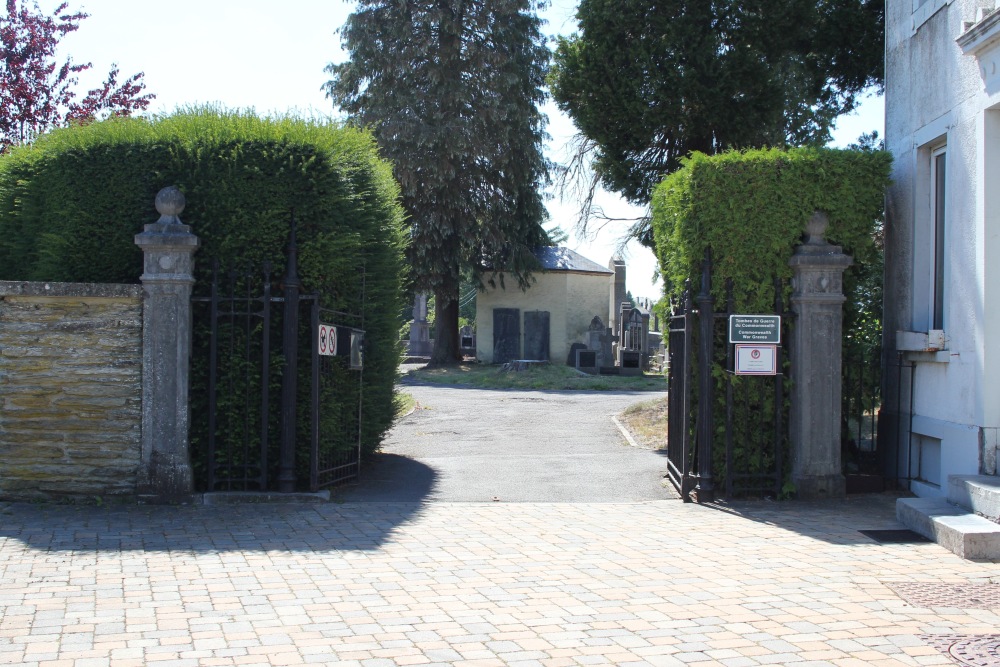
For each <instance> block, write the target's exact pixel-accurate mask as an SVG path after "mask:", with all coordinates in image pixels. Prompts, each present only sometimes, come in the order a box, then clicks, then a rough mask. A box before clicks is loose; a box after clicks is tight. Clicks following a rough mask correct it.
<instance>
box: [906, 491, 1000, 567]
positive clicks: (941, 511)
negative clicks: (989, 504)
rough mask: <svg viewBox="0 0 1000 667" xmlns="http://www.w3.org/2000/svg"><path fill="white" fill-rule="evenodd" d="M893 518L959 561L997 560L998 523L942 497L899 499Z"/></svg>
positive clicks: (999, 531)
mask: <svg viewBox="0 0 1000 667" xmlns="http://www.w3.org/2000/svg"><path fill="white" fill-rule="evenodd" d="M896 518H897V519H898V520H899V522H900V523H902V524H903V525H904V526H906V527H907V528H909V529H910V530H912V531H914V532H916V533H920V534H921V535H923V536H924V537H926V538H927V539H930V540H934V541H935V542H937V543H938V544H940V545H941V546H943V547H944V548H946V549H948V550H949V551H951V552H953V553H955V554H957V555H958V556H961V557H962V558H968V559H970V560H995V559H1000V524H996V523H993V522H992V521H990V520H989V519H984V518H983V517H981V516H978V515H976V514H973V513H972V512H970V511H969V510H968V509H966V508H964V507H959V506H958V505H953V504H951V503H949V502H948V501H947V500H945V499H944V498H900V499H899V500H897V501H896Z"/></svg>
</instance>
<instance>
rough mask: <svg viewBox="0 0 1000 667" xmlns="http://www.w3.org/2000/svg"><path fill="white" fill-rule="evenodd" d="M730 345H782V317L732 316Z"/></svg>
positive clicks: (730, 319)
mask: <svg viewBox="0 0 1000 667" xmlns="http://www.w3.org/2000/svg"><path fill="white" fill-rule="evenodd" d="M729 342H730V343H758V344H762V345H778V344H780V343H781V315H730V316H729Z"/></svg>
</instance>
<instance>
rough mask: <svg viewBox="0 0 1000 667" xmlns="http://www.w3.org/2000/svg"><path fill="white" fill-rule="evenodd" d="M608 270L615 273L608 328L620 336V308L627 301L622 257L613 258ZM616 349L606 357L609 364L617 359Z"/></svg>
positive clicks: (613, 348) (610, 297)
mask: <svg viewBox="0 0 1000 667" xmlns="http://www.w3.org/2000/svg"><path fill="white" fill-rule="evenodd" d="M608 268H609V269H611V270H612V271H614V274H615V275H614V278H613V279H612V282H611V293H610V294H609V295H608V296H609V303H608V326H610V327H611V329H612V331H614V332H615V334H616V335H618V332H619V331H620V329H621V320H620V319H618V317H619V308H620V306H621V303H622V302H623V301H625V294H626V291H625V261H624V260H623V259H621V258H620V257H612V258H611V261H610V262H608ZM616 342H617V341H616ZM615 351H616V347H614V346H613V347H612V350H611V354H610V355H608V356H607V357H605V359H606V361H607V363H608V364H610V363H611V362H612V360H613V359H614V358H615Z"/></svg>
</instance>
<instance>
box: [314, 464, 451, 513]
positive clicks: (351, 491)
mask: <svg viewBox="0 0 1000 667" xmlns="http://www.w3.org/2000/svg"><path fill="white" fill-rule="evenodd" d="M436 480H437V473H436V472H434V470H433V469H432V468H430V467H429V466H427V465H425V464H423V463H421V462H419V461H416V460H414V459H411V458H409V457H406V456H400V455H399V454H384V453H382V454H376V455H375V456H373V457H372V459H371V460H370V461H368V460H366V461H365V462H364V464H363V465H362V468H361V480H360V481H359V482H358V483H357V484H354V485H351V486H345V487H341V488H339V489H334V490H333V491H332V494H333V498H334V500H335V501H337V502H351V503H354V502H369V503H370V502H376V503H400V502H402V503H412V502H421V501H423V500H427V499H430V498H431V496H432V495H433V493H434V488H435V486H436Z"/></svg>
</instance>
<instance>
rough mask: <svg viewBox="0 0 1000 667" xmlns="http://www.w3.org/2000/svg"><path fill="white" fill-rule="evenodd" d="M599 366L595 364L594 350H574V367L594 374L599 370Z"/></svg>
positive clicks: (595, 353)
mask: <svg viewBox="0 0 1000 667" xmlns="http://www.w3.org/2000/svg"><path fill="white" fill-rule="evenodd" d="M600 368H601V367H600V366H599V365H598V364H597V352H596V351H594V350H581V349H578V350H577V351H576V369H577V370H579V371H583V372H584V373H590V374H591V375H596V374H597V373H598V372H600Z"/></svg>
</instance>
